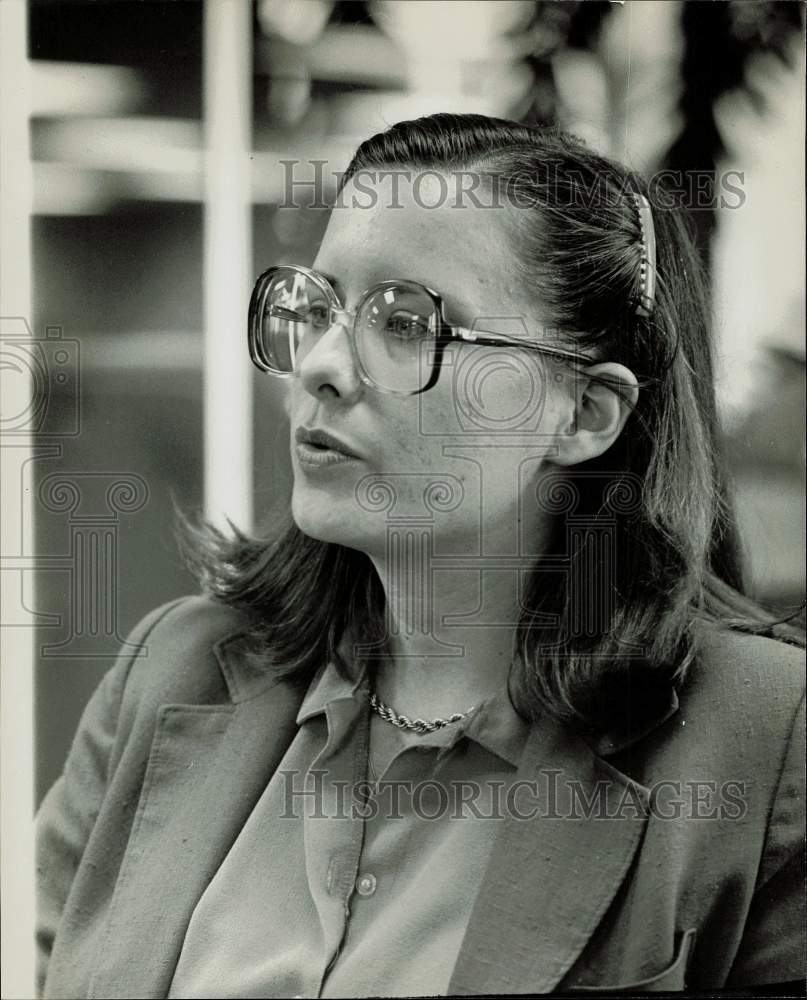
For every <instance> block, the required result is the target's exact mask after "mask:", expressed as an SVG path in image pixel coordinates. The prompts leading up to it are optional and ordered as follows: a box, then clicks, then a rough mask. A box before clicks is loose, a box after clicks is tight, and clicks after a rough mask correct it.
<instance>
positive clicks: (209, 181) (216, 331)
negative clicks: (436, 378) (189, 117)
mask: <svg viewBox="0 0 807 1000" xmlns="http://www.w3.org/2000/svg"><path fill="white" fill-rule="evenodd" d="M204 10H205V14H204V108H205V111H204V115H205V142H206V160H205V173H206V194H205V222H204V225H205V240H204V245H205V251H204V254H205V257H204V279H203V280H204V303H205V320H204V323H205V361H204V365H205V368H204V385H205V389H204V408H205V415H204V449H205V512H206V515H207V517H208V518H210V519H211V520H212V521H213V522H215V523H218V524H220V525H221V524H223V523H224V518H225V517H226V518H229V519H230V520H232V521H233V522H234V523H235V524H237V525H238V526H239V527H241V528H245V529H248V528H249V527H250V526H251V522H252V371H251V364H250V361H249V357H248V355H247V348H246V317H247V304H248V301H249V284H250V271H251V266H252V253H251V203H252V196H251V188H250V183H251V174H250V159H249V154H250V149H251V144H252V142H251V117H252V5H251V3H250V2H249V0H205V8H204Z"/></svg>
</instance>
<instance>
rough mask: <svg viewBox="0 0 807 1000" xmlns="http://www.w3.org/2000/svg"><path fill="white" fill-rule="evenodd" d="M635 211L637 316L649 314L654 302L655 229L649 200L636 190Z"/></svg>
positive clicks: (634, 195)
mask: <svg viewBox="0 0 807 1000" xmlns="http://www.w3.org/2000/svg"><path fill="white" fill-rule="evenodd" d="M633 200H634V201H635V202H636V211H637V212H638V213H639V231H640V233H641V236H640V255H641V256H640V261H639V298H638V302H637V304H636V315H637V316H649V315H650V314H651V313H652V312H653V307H654V306H655V304H656V229H655V226H654V225H653V212H652V210H651V208H650V202H649V201H648V200H647V198H645V196H644V195H643V194H639V193H638V191H634V192H633Z"/></svg>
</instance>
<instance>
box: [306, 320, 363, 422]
mask: <svg viewBox="0 0 807 1000" xmlns="http://www.w3.org/2000/svg"><path fill="white" fill-rule="evenodd" d="M350 321H351V317H350V315H349V314H348V313H347V312H340V313H339V315H338V317H335V318H334V322H333V323H332V324H331V325H330V326H329V327H328V329H327V330H326V331H325V333H323V334H322V336H321V337H319V338H318V340H317V341H316V343H315V344H314V345H313V346H312V347H311V349H310V350H309V352H308V353H307V354H306V356H305V357H304V358H303V359H302V361H301V362H300V363H299V365H298V369H297V373H298V376H299V378H300V381H301V383H302V385H303V388H304V389H305V390H306V392H308V393H309V394H310V395H312V396H314V398H315V399H339V400H341V401H342V402H344V403H352V402H354V401H355V400H356V399H357V398H358V397H359V395H360V394H361V391H362V382H361V379H360V378H359V373H358V370H357V369H356V359H355V357H354V355H353V348H352V345H351V343H350V337H351V336H352V333H351V330H350Z"/></svg>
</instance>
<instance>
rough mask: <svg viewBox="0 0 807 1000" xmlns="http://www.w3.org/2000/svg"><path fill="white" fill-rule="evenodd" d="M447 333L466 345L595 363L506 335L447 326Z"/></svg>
mask: <svg viewBox="0 0 807 1000" xmlns="http://www.w3.org/2000/svg"><path fill="white" fill-rule="evenodd" d="M445 329H446V332H447V333H448V334H449V335H450V337H451V339H452V340H462V341H464V342H465V343H470V344H480V345H481V346H483V347H498V346H499V345H501V346H503V347H523V348H524V349H525V350H527V351H537V352H539V353H541V354H551V355H553V356H554V357H558V358H566V359H568V360H569V361H584V362H585V361H587V362H591V363H593V362H594V361H595V359H594V358H592V357H591V356H590V355H588V354H582V353H581V352H580V351H572V350H566V349H564V348H562V347H550V346H549V345H548V344H535V343H533V342H532V341H530V340H519V338H518V337H509V336H507V334H504V333H492V332H489V331H487V330H469V329H468V328H467V327H464V326H448V325H447V326H446V327H445Z"/></svg>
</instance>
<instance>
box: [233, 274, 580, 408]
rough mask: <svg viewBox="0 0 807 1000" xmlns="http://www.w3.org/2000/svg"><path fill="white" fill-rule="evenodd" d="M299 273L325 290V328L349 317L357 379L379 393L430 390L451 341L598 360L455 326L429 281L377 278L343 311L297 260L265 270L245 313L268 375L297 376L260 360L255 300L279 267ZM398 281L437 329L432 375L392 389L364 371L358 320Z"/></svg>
mask: <svg viewBox="0 0 807 1000" xmlns="http://www.w3.org/2000/svg"><path fill="white" fill-rule="evenodd" d="M285 270H288V271H297V272H299V273H301V274H303V275H304V276H305V277H307V278H309V279H311V280H312V281H314V283H315V284H316V285H318V286H319V287H320V289H321V290H322V291H323V292H324V293H325V295H326V296H327V298H328V300H329V304H330V314H329V317H328V319H329V323H328V329H330V328H331V327H332V326H334V325H336V322H337V321H336V320H335V319H334V317H335V316H343V317H349V318H350V322H349V323H345V322H344V321H342V322H341V323H340V325H341V326H343V327H344V329H345V331H346V332H347V333H348V341H349V343H350V350H351V354H352V356H353V361H354V363H355V365H356V371H357V372H358V373H359V378H360V380H361V381H362V382H363V383H364V384H365V385H367V386H369V387H370V388H372V389H375V390H376V391H377V392H381V393H384V394H386V395H390V396H418V395H420V394H421V393H423V392H427V391H428V390H429V389H433V388H434V386H435V385H437V382H438V380H439V378H440V372H441V370H442V367H443V355H444V354H445V351H446V348H447V347H448V346H449V344H452V343H458V344H476V345H478V346H480V347H516V348H521V349H523V350H527V351H535V352H536V353H540V354H545V355H547V356H549V357H556V358H559V359H561V360H565V361H570V362H573V363H580V362H583V363H588V364H594V363H596V359H595V358H592V357H591V356H590V355H587V354H581V353H580V352H579V351H572V350H565V349H564V348H562V347H550V346H549V345H546V344H535V343H533V342H532V341H529V340H519V338H518V337H510V336H508V335H507V334H503V333H494V332H493V331H491V330H481V331H477V330H471V329H469V328H468V327H464V326H459V325H457V324H454V323H449V321H448V320H447V319H446V315H445V302H444V300H443V297H442V295H440V293H439V292H437V291H435V290H434V289H432V288H429V287H428V285H422V284H421V283H420V282H419V281H411V280H410V279H408V278H407V279H403V278H393V279H390V280H387V281H380V282H378V283H377V284H375V285H372V286H371V287H370V288H367V289H365V291H363V292H362V293H361V295H360V296H359V299H358V302H357V304H356V308H355V309H345V308H344V307H343V305H342V303H341V302H340V301H339V296H338V294H337V292H336V289H335V288H334V287H333V285H332V284H331V279H330V278H329V277H328V275H326V274H322V273H321V272H319V271H314V270H313V269H312V268H309V267H303V266H302V265H298V264H277V265H274V266H273V267H270V268H267V269H266V270H265V271H264V272H263V273H262V274H261V275H259V277H258V278H257V280H256V282H255V286H254V288H253V290H252V295H251V296H250V300H249V311H248V331H247V342H248V347H249V356H250V360H251V361H252V363H253V364H254V365H255V367H256V368H258V370H259V371H262V372H265V373H268V374H270V375H275V376H276V377H277V378H293V377H294V376H295V375H297V370H295V371H291V372H284V371H277V370H276V369H274V368H271V367H269V365H267V364H266V363H265V362H264V361H263V360H262V359H261V358H260V354H259V352H258V348H257V343H258V329H257V328H258V324H259V323H260V322H261V320H260V319H259V317H258V300H259V297H260V293H261V292H262V291H263V289H264V287H265V286H266V285H267V283H268V282H269V281H270V280H271V278H272V276H273V275H274V274H276V273H277V272H278V271H285ZM401 285H415V286H416V287H417V288H419V289H422V290H423V291H424V292H426V294H427V295H428V296H429V298H430V299H431V300H432V303H433V305H434V306H435V313H436V317H437V323H438V326H437V330H436V331H435V335H434V356H433V358H432V361H431V366H432V368H431V374H430V375H429V378H428V380H427V381H426V384H425V385H423V386H422V387H421V388H420V389H415V390H412V391H409V390H400V389H390V388H388V387H387V386H383V385H379V384H378V383H377V382H376V381H375V380H374V379H373V378H372V377H371V376H370V375H369V374H368V373H367V371H366V370H365V368H364V365H363V363H362V360H361V357H360V356H359V349H358V346H357V344H356V320H357V317H358V314H359V313H360V312H361V309H362V307H363V305H364V303H365V302H366V300H367V299H368V298H369V297H370V295H373V294H375V293H376V292H378V291H383V290H384V289H387V288H394V287H399V286H401Z"/></svg>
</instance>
